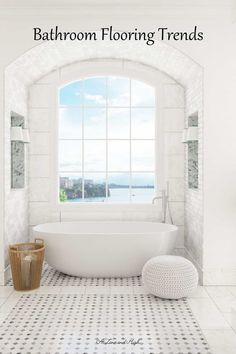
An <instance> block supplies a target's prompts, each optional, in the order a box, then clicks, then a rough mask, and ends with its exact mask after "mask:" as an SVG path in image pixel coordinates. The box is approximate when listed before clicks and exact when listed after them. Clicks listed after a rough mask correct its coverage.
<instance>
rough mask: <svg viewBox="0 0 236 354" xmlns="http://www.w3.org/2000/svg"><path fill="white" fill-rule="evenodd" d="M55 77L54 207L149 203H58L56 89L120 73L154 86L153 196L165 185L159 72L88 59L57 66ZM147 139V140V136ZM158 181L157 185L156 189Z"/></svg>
mask: <svg viewBox="0 0 236 354" xmlns="http://www.w3.org/2000/svg"><path fill="white" fill-rule="evenodd" d="M58 76H59V77H58V80H57V82H56V83H55V85H54V105H53V106H54V112H53V117H54V119H53V120H52V124H53V129H52V131H54V132H55V133H54V134H53V137H52V144H53V152H54V154H53V156H54V157H55V159H54V161H52V166H51V171H52V181H53V186H52V191H53V192H52V193H53V195H52V201H53V202H52V203H53V207H54V209H58V208H59V209H70V208H72V209H80V208H84V207H86V208H90V207H91V206H93V207H96V208H97V207H98V206H101V207H102V208H103V209H104V208H106V206H107V207H109V208H111V209H116V208H121V209H122V210H123V208H122V207H123V206H124V207H126V208H130V209H136V208H137V207H138V208H139V207H141V208H142V207H145V206H148V205H150V204H151V203H135V202H131V201H129V202H123V203H122V202H121V203H114V202H109V201H106V202H104V203H102V202H78V203H74V202H66V203H62V202H60V200H59V198H58V191H59V188H60V186H59V151H58V147H59V144H58V142H59V119H58V117H59V109H60V106H59V104H58V95H59V90H60V88H62V87H63V86H65V85H68V84H70V83H72V82H75V81H78V80H81V79H83V78H89V77H95V76H121V77H128V78H130V79H131V80H132V79H133V80H139V81H142V82H144V83H146V84H148V85H150V86H153V87H154V89H155V102H156V104H155V138H154V142H155V156H154V158H155V172H154V173H155V185H154V195H156V194H157V193H158V190H160V189H162V188H163V185H164V163H163V161H164V156H163V155H164V149H163V147H164V141H163V139H164V137H163V135H164V134H163V132H164V129H163V122H162V116H163V114H162V112H163V99H162V95H163V93H162V91H163V83H162V77H161V73H159V72H157V71H156V70H155V69H152V68H150V67H147V66H146V65H143V64H138V63H135V62H126V61H117V60H104V61H103V60H90V61H86V62H80V63H79V64H72V65H69V66H68V67H66V68H63V69H59V75H58ZM147 140H148V139H147ZM157 181H158V187H159V188H157Z"/></svg>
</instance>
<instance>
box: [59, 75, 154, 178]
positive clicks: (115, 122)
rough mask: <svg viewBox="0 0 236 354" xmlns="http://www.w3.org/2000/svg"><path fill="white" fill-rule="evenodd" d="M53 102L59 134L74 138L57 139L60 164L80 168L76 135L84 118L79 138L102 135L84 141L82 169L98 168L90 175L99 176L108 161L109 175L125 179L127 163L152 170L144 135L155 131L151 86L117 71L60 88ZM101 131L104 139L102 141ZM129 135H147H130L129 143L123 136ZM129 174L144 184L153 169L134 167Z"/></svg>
mask: <svg viewBox="0 0 236 354" xmlns="http://www.w3.org/2000/svg"><path fill="white" fill-rule="evenodd" d="M130 93H131V95H130ZM130 102H131V109H130ZM59 104H60V107H61V108H60V130H59V136H60V138H61V139H78V140H74V141H69V140H61V141H60V157H61V158H60V170H63V171H76V172H78V171H81V170H82V153H81V151H82V142H81V140H80V139H82V120H83V119H84V138H85V139H104V140H103V141H102V140H87V141H84V170H85V171H87V173H88V174H89V173H90V172H93V171H94V172H95V171H96V172H99V171H100V172H101V173H100V172H99V173H97V177H96V175H95V174H92V176H94V178H101V176H102V171H103V172H104V171H105V170H106V166H108V171H109V172H110V179H112V180H116V181H117V183H125V181H126V180H127V174H125V173H124V171H129V169H130V165H131V169H132V171H134V172H137V171H141V172H150V171H152V172H153V171H154V140H153V141H151V140H150V139H154V137H155V127H154V121H155V108H154V107H155V90H154V88H153V87H150V86H148V85H146V84H144V83H142V82H139V81H136V80H130V79H128V78H123V77H108V78H105V77H96V78H89V79H86V80H80V81H76V82H73V83H70V84H68V85H67V86H64V87H63V88H61V89H60V93H59ZM144 107H145V108H144ZM106 115H107V122H106ZM130 117H131V119H130ZM106 136H107V137H108V139H110V140H108V143H107V144H106V141H105V139H106ZM130 137H131V139H149V140H135V141H132V142H131V145H130V140H125V139H129V138H130ZM112 139H124V140H112ZM106 148H108V151H107V152H106ZM130 151H131V156H132V158H131V161H130ZM106 156H107V161H106ZM118 172H119V173H118ZM133 176H134V178H133V183H137V181H138V183H141V184H142V183H143V184H150V183H152V182H151V181H153V178H154V174H153V173H151V174H149V173H139V174H138V173H136V174H135V173H134V175H133ZM135 181H136V182H135ZM112 183H113V182H112Z"/></svg>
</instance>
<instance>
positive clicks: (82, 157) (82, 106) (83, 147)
mask: <svg viewBox="0 0 236 354" xmlns="http://www.w3.org/2000/svg"><path fill="white" fill-rule="evenodd" d="M82 200H83V201H84V80H83V81H82Z"/></svg>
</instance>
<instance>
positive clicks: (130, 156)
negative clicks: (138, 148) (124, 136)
mask: <svg viewBox="0 0 236 354" xmlns="http://www.w3.org/2000/svg"><path fill="white" fill-rule="evenodd" d="M131 130H132V124H131V80H129V201H130V202H131V201H132V199H131V195H132V187H131V183H132V171H131V169H132V146H131V145H132V140H131V137H132V131H131Z"/></svg>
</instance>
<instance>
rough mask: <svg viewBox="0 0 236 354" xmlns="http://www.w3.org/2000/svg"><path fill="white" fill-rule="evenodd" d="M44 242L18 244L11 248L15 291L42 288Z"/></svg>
mask: <svg viewBox="0 0 236 354" xmlns="http://www.w3.org/2000/svg"><path fill="white" fill-rule="evenodd" d="M44 251H45V247H44V241H43V240H42V239H39V238H37V239H35V242H34V243H18V244H15V245H11V246H9V256H10V263H11V272H12V279H13V285H14V288H15V290H33V289H37V288H39V287H40V280H41V274H42V268H43V260H44Z"/></svg>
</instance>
